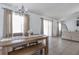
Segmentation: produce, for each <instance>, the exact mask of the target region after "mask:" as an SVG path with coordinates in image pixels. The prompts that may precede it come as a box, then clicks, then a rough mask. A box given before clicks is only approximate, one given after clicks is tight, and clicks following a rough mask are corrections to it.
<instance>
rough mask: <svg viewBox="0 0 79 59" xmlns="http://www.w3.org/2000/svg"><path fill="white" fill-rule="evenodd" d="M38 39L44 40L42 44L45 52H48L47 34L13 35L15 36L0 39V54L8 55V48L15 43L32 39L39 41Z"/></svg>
mask: <svg viewBox="0 0 79 59" xmlns="http://www.w3.org/2000/svg"><path fill="white" fill-rule="evenodd" d="M40 40H42V41H44V45H45V48H46V49H45V54H48V36H46V35H30V36H15V37H9V38H2V39H1V40H0V55H8V50H9V48H10V47H13V46H15V45H18V44H23V43H30V42H33V41H40ZM39 47H40V46H39ZM27 49H28V48H26V50H27ZM30 51H31V50H30ZM26 53H27V52H26Z"/></svg>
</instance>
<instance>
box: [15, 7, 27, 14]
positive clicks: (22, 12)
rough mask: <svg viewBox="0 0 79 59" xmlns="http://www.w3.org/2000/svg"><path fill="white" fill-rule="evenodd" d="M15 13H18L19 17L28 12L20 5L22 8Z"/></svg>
mask: <svg viewBox="0 0 79 59" xmlns="http://www.w3.org/2000/svg"><path fill="white" fill-rule="evenodd" d="M15 12H16V13H18V14H19V15H25V14H27V12H28V10H27V11H26V10H25V8H24V6H23V5H22V7H21V8H18V10H17V11H15Z"/></svg>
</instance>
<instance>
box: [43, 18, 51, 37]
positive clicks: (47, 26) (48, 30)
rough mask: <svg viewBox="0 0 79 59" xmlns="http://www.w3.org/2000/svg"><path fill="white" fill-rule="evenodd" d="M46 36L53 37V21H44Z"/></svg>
mask: <svg viewBox="0 0 79 59" xmlns="http://www.w3.org/2000/svg"><path fill="white" fill-rule="evenodd" d="M43 26H44V29H43V31H44V35H48V36H52V21H49V20H43Z"/></svg>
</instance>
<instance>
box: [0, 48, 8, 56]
mask: <svg viewBox="0 0 79 59" xmlns="http://www.w3.org/2000/svg"><path fill="white" fill-rule="evenodd" d="M0 55H8V50H7V47H0Z"/></svg>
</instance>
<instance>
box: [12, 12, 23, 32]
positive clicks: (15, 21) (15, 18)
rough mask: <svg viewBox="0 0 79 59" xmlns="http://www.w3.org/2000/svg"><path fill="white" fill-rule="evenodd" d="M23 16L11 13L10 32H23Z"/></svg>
mask: <svg viewBox="0 0 79 59" xmlns="http://www.w3.org/2000/svg"><path fill="white" fill-rule="evenodd" d="M23 26H24V17H23V16H20V15H19V14H18V15H17V14H16V13H14V12H13V13H12V33H23V31H24V27H23Z"/></svg>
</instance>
